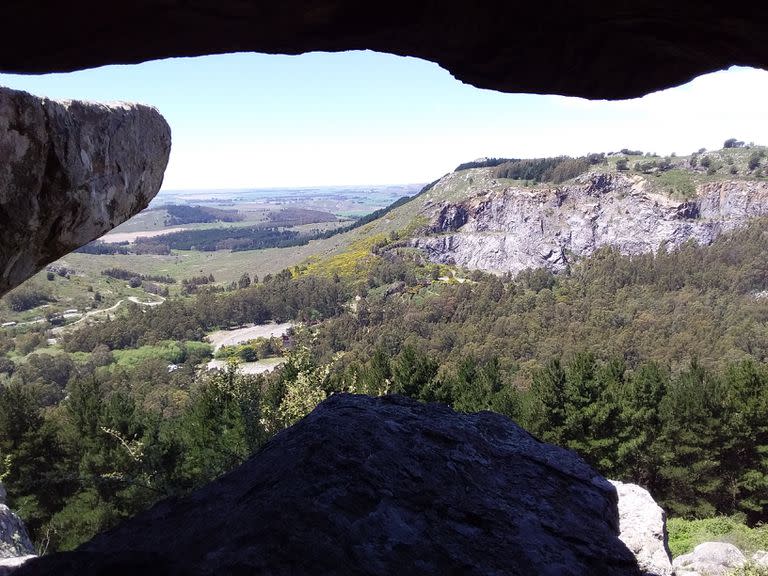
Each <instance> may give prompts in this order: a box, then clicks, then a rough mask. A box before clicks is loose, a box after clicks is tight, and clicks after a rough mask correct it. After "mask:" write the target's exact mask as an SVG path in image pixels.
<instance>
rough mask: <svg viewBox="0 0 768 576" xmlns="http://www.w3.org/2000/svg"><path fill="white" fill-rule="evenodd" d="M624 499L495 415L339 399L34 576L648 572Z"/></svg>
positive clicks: (37, 563)
mask: <svg viewBox="0 0 768 576" xmlns="http://www.w3.org/2000/svg"><path fill="white" fill-rule="evenodd" d="M618 536H619V516H618V512H617V495H616V491H615V489H614V487H613V486H612V485H611V484H610V483H609V482H607V481H606V480H605V479H604V478H602V477H600V476H599V475H598V474H597V473H596V472H595V471H594V470H592V469H591V468H590V467H589V466H588V465H587V464H586V463H585V462H584V461H583V460H582V459H581V458H580V457H578V456H577V455H576V454H574V453H573V452H570V451H568V450H565V449H562V448H557V447H555V446H551V445H548V444H543V443H541V442H539V441H537V440H536V439H534V438H533V437H532V436H530V435H529V434H528V433H527V432H525V431H524V430H522V429H521V428H519V427H518V426H517V425H515V424H514V423H513V422H512V421H510V420H508V419H507V418H505V417H503V416H500V415H498V414H493V413H490V412H484V413H479V414H469V415H468V414H457V413H455V412H453V411H452V410H450V409H449V408H447V407H445V406H442V405H423V404H419V403H417V402H414V401H412V400H408V399H405V398H402V397H398V396H392V397H384V398H369V397H366V396H353V395H348V394H339V395H334V396H331V397H330V398H329V399H328V400H326V401H325V402H323V403H322V404H320V406H318V408H317V409H316V410H315V411H313V412H312V413H311V414H310V415H309V416H307V417H306V418H305V419H304V420H302V421H300V422H299V423H298V424H296V425H295V426H293V427H292V428H289V429H287V430H285V431H284V432H281V433H280V434H278V435H277V436H276V437H275V438H274V439H273V440H272V441H271V442H270V443H269V444H268V445H267V446H266V447H265V448H264V449H262V450H261V451H260V452H259V453H257V454H256V455H255V456H254V457H253V458H251V459H250V460H249V461H248V462H247V463H245V464H244V465H243V466H241V467H240V468H239V469H237V470H235V471H234V472H232V473H230V474H228V475H226V476H224V477H222V478H221V479H219V480H217V481H215V482H213V483H212V484H210V485H208V486H206V487H204V488H202V489H200V490H198V491H197V492H195V493H193V494H192V495H190V496H189V497H186V498H182V499H179V500H168V501H165V502H162V503H160V504H159V505H157V506H155V507H154V508H152V509H151V510H149V511H148V512H146V513H143V514H141V515H139V516H138V517H136V518H134V519H132V520H129V521H128V522H126V523H124V524H122V525H121V526H119V527H117V528H116V529H114V530H112V531H110V532H107V533H105V534H102V535H100V536H97V537H96V538H94V539H93V540H92V541H91V542H89V543H87V544H85V545H84V546H82V547H81V548H79V549H78V550H77V551H76V552H74V553H69V554H60V555H54V556H51V557H43V558H41V559H39V560H33V561H32V562H30V563H29V564H27V565H25V566H24V567H23V568H22V569H21V570H20V571H19V572H18V574H19V575H22V574H24V575H28V574H56V575H59V576H62V575H65V574H78V576H86V575H89V574H111V573H142V572H143V573H152V574H272V575H281V574H286V575H287V574H291V575H301V574H311V575H313V576H319V575H323V574H370V575H376V574H381V575H387V576H390V575H391V574H414V573H418V574H435V575H438V574H439V575H441V576H442V575H445V574H462V575H473V574H476V575H480V574H488V575H490V574H551V575H555V574H557V575H577V574H579V575H582V574H583V575H588V574H589V575H592V574H601V575H611V574H639V573H640V571H639V568H638V566H637V563H636V560H635V558H634V556H633V555H632V553H631V552H630V551H629V550H628V549H627V547H626V546H625V545H624V544H623V543H622V542H621V541H620V540H619V537H618Z"/></svg>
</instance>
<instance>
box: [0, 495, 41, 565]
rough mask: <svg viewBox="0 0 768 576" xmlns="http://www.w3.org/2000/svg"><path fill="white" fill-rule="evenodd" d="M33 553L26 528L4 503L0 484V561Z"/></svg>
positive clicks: (33, 548) (33, 549)
mask: <svg viewBox="0 0 768 576" xmlns="http://www.w3.org/2000/svg"><path fill="white" fill-rule="evenodd" d="M34 553H35V547H34V546H33V545H32V541H31V540H30V539H29V534H28V533H27V528H26V527H25V526H24V523H23V522H22V521H21V519H20V518H19V517H18V516H16V514H14V513H13V512H12V511H11V510H10V508H8V506H6V504H5V488H4V487H3V485H2V484H0V562H2V561H3V560H8V559H14V558H17V557H19V556H29V555H32V554H34Z"/></svg>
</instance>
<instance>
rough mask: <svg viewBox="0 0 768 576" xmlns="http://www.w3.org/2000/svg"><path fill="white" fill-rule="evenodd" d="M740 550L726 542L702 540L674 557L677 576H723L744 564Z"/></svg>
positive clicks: (745, 560) (744, 560)
mask: <svg viewBox="0 0 768 576" xmlns="http://www.w3.org/2000/svg"><path fill="white" fill-rule="evenodd" d="M746 562H747V559H746V557H745V556H744V554H742V552H741V550H739V549H738V548H736V546H734V545H733V544H729V543H728V542H704V543H703V544H699V545H698V546H696V548H694V549H693V552H689V553H688V554H683V555H682V556H678V557H677V558H675V561H674V563H673V564H674V567H675V574H676V575H677V576H725V575H726V574H729V573H730V572H732V571H733V569H734V568H739V567H740V566H743V565H744V564H746Z"/></svg>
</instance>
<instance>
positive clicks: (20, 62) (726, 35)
mask: <svg viewBox="0 0 768 576" xmlns="http://www.w3.org/2000/svg"><path fill="white" fill-rule="evenodd" d="M3 23H4V24H5V25H4V27H3V34H2V35H0V70H3V71H9V72H10V71H13V72H25V73H28V72H32V73H39V72H52V71H63V70H73V69H78V68H85V67H93V66H99V65H103V64H114V63H135V62H141V61H144V60H150V59H159V58H167V57H170V56H196V55H201V54H217V53H225V52H237V51H253V52H266V53H281V54H299V53H302V52H310V51H342V50H353V49H370V50H377V51H381V52H390V53H393V54H400V55H408V56H416V57H419V58H424V59H427V60H431V61H433V62H437V63H438V64H440V65H441V66H443V67H444V68H446V69H448V70H449V71H450V72H451V73H452V74H453V75H454V76H456V77H457V78H458V79H459V80H462V81H464V82H468V83H470V84H474V85H475V86H479V87H482V88H490V89H493V90H499V91H504V92H531V93H556V94H566V95H574V96H582V97H586V98H628V97H635V96H641V95H643V94H645V93H648V92H651V91H654V90H658V89H661V88H665V87H669V86H672V85H676V84H681V83H683V82H686V81H688V80H690V79H692V78H693V77H695V76H697V75H700V74H703V73H705V72H711V71H714V70H718V69H722V68H725V67H727V66H729V65H734V64H739V65H748V66H756V67H763V68H768V42H765V39H766V30H768V10H765V7H764V4H762V3H758V2H747V1H744V2H709V3H708V2H693V1H677V2H669V1H666V0H634V1H633V2H616V1H615V0H591V1H587V2H562V1H560V0H538V1H536V2H532V1H528V2H510V1H509V0H485V1H481V2H450V1H448V2H446V1H444V0H422V1H417V2H414V1H413V0H408V1H406V0H388V1H387V2H360V1H359V0H284V1H281V2H256V1H246V0H134V1H132V2H130V3H129V4H125V3H105V2H103V1H102V0H78V1H77V2H61V1H57V0H38V1H37V2H6V3H5V4H4V5H3Z"/></svg>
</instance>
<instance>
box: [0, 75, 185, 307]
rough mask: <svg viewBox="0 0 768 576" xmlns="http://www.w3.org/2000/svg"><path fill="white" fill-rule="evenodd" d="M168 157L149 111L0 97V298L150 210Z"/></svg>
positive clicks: (165, 139)
mask: <svg viewBox="0 0 768 576" xmlns="http://www.w3.org/2000/svg"><path fill="white" fill-rule="evenodd" d="M170 149H171V130H170V128H169V127H168V124H167V123H166V121H165V120H164V119H163V117H162V116H161V115H160V114H159V113H158V112H157V110H155V109H154V108H149V107H147V106H140V105H136V104H110V105H104V104H93V103H87V102H77V101H66V102H55V101H53V100H47V99H44V98H38V97H36V96H32V95H30V94H27V93H25V92H18V91H15V90H8V89H5V88H0V222H1V223H2V226H0V295H2V294H4V293H5V292H7V291H8V290H10V289H11V288H13V287H14V286H17V285H19V284H21V283H22V282H23V281H24V280H26V279H27V278H28V277H30V276H31V275H32V274H34V273H35V272H37V271H38V270H40V269H42V268H43V267H44V266H45V265H46V264H48V263H50V262H53V261H54V260H56V259H57V258H59V257H61V256H63V255H65V254H67V253H68V252H71V251H72V250H74V249H75V248H78V247H79V246H82V245H83V244H87V243H88V242H90V241H91V240H94V239H95V238H98V237H99V236H101V235H102V234H104V233H105V232H107V231H109V230H111V229H112V228H114V227H115V226H117V225H118V224H120V223H121V222H124V221H125V220H127V219H128V218H130V217H131V216H133V215H134V214H136V213H138V212H140V211H141V210H143V209H144V208H146V206H147V204H149V201H150V200H151V199H152V198H153V197H154V196H155V194H157V192H158V190H160V185H161V184H162V182H163V173H164V172H165V167H166V165H167V164H168V156H169V154H170Z"/></svg>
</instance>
